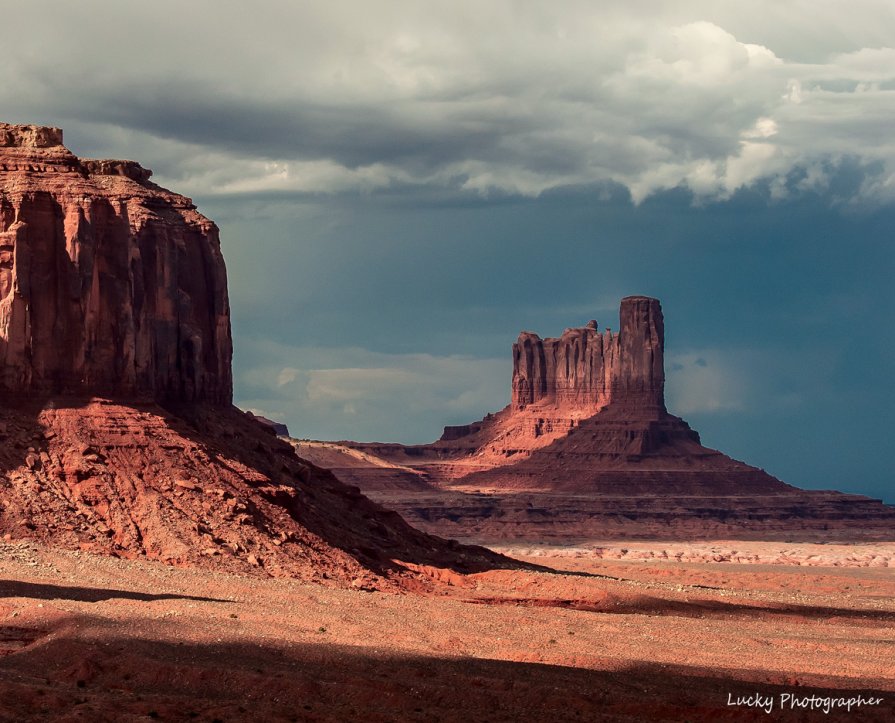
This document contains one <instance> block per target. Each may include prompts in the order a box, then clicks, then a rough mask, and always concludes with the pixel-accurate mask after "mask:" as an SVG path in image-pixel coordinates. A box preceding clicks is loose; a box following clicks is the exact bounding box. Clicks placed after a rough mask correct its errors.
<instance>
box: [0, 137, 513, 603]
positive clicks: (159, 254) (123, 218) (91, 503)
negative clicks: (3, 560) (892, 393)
mask: <svg viewBox="0 0 895 723" xmlns="http://www.w3.org/2000/svg"><path fill="white" fill-rule="evenodd" d="M150 177H151V172H150V171H149V170H147V169H144V168H143V167H141V166H140V165H139V164H138V163H136V162H133V161H118V160H100V161H94V160H84V159H80V158H78V157H77V156H75V155H74V154H73V153H71V151H69V150H68V149H67V148H66V147H65V146H64V145H62V131H61V130H59V129H58V128H47V127H41V126H16V125H7V124H0V537H3V538H4V539H7V540H17V539H34V540H39V541H42V542H45V543H48V544H50V545H53V546H56V547H62V548H68V549H76V550H87V551H93V552H99V553H105V554H111V555H115V556H119V557H136V556H145V557H148V558H152V559H157V560H162V561H165V562H167V563H169V564H174V565H193V566H201V567H212V568H214V569H217V570H233V571H240V572H250V573H256V574H264V575H275V576H289V577H297V578H303V579H308V580H317V581H330V582H331V583H333V584H338V585H351V586H353V587H360V588H364V589H372V588H376V587H383V586H385V587H388V586H396V585H397V586H405V587H406V586H408V585H409V586H413V587H419V586H420V585H421V584H422V585H423V586H425V585H426V584H428V580H429V578H428V577H427V576H426V570H428V569H430V568H432V567H433V566H435V567H441V568H452V569H454V570H457V571H469V570H479V569H484V568H487V567H492V566H513V565H515V563H512V562H511V561H509V560H507V559H506V558H501V557H500V556H498V555H495V554H493V553H490V552H488V551H486V550H481V549H476V548H465V547H462V546H459V545H457V544H456V543H449V542H447V541H445V540H441V539H438V538H435V537H432V536H430V535H427V534H424V533H421V532H419V531H417V530H415V529H413V528H411V527H410V526H409V525H407V524H406V523H405V522H404V521H403V520H402V519H401V518H400V517H399V516H398V515H397V514H395V513H394V512H390V511H387V510H385V509H383V508H382V507H380V506H379V505H377V504H375V503H373V502H371V501H370V500H369V499H367V498H366V497H364V496H363V495H362V494H361V493H360V492H359V491H358V490H357V488H354V487H348V486H346V485H344V484H342V483H341V482H339V481H338V480H337V479H336V478H335V477H334V476H333V475H332V474H331V473H329V472H328V471H326V470H323V469H320V468H318V467H316V466H314V465H313V464H311V463H309V462H307V461H305V460H301V459H299V458H297V457H296V456H295V453H294V450H293V449H292V447H290V446H289V445H288V444H287V443H285V442H283V441H281V440H279V439H277V437H276V434H275V432H276V431H282V430H280V429H278V428H277V427H275V426H273V425H274V423H272V422H270V421H269V420H265V419H260V420H255V419H253V418H252V417H251V416H249V415H246V414H244V413H242V412H240V411H239V410H238V409H236V408H235V407H233V405H232V401H231V397H232V376H231V367H230V361H231V338H230V309H229V303H228V297H227V279H226V271H225V268H224V260H223V257H222V255H221V250H220V243H219V240H218V229H217V227H216V226H215V225H214V224H213V223H212V222H211V221H209V220H208V219H207V218H205V217H204V216H202V215H201V214H200V213H199V212H198V211H197V210H196V207H195V206H194V205H193V203H192V202H191V201H190V200H189V199H188V198H185V197H184V196H180V195H178V194H175V193H172V192H170V191H167V190H165V189H164V188H161V187H160V186H157V185H155V184H153V183H152V182H151V181H150V180H149V179H150Z"/></svg>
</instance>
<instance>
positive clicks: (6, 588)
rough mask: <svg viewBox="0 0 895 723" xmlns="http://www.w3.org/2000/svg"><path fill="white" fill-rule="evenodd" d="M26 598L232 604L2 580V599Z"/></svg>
mask: <svg viewBox="0 0 895 723" xmlns="http://www.w3.org/2000/svg"><path fill="white" fill-rule="evenodd" d="M4 597H24V598H31V599H34V600H75V601H77V602H90V603H93V602H102V601H103V600H112V599H119V600H138V601H140V602H152V601H154V600H196V601H200V602H230V601H229V600H223V599H220V598H213V597H199V596H195V595H178V594H176V593H158V594H150V593H143V592H134V591H132V590H112V589H109V588H101V587H67V586H65V585H44V584H42V583H36V582H22V581H19V580H0V598H4Z"/></svg>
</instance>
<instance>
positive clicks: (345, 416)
mask: <svg viewBox="0 0 895 723" xmlns="http://www.w3.org/2000/svg"><path fill="white" fill-rule="evenodd" d="M252 354H253V357H252V359H248V360H246V361H245V362H244V363H243V365H242V367H243V371H242V372H241V373H240V376H239V379H238V380H237V387H238V389H240V393H239V396H238V398H237V400H236V403H237V404H238V405H239V406H241V407H243V408H244V409H270V410H277V414H276V416H275V418H276V419H278V420H283V421H285V422H286V423H287V424H288V425H289V429H290V432H291V433H292V434H293V435H296V436H314V437H317V438H322V439H358V440H364V439H382V438H383V437H385V438H386V441H404V442H427V441H432V440H433V439H436V438H437V437H438V436H439V435H440V434H441V428H442V427H443V426H444V425H445V424H451V423H461V422H470V421H473V420H475V419H478V418H481V417H482V416H484V415H485V414H486V413H487V412H490V411H494V410H496V409H499V408H501V407H503V406H505V405H506V404H507V402H508V401H509V394H510V390H509V376H508V370H507V361H506V360H503V359H474V358H470V357H462V356H437V355H432V354H385V353H381V352H373V351H369V350H366V349H360V348H356V347H347V348H318V347H301V346H289V345H285V344H279V343H276V342H270V341H264V342H258V343H257V344H256V345H255V346H254V348H253V349H252ZM291 365H294V366H291ZM265 416H270V415H265ZM384 420H389V421H390V422H391V427H389V426H387V425H386V424H384Z"/></svg>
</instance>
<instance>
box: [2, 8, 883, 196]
mask: <svg viewBox="0 0 895 723" xmlns="http://www.w3.org/2000/svg"><path fill="white" fill-rule="evenodd" d="M717 5H719V4H718V3H698V2H697V3H663V4H661V5H660V6H656V5H654V4H653V5H650V6H649V7H650V10H649V11H647V10H646V7H647V6H643V5H641V4H639V3H630V4H625V5H624V6H618V5H617V4H609V3H587V2H575V1H568V2H565V3H558V4H555V6H554V5H551V6H550V8H549V9H547V8H546V7H544V6H543V5H541V4H538V3H525V2H523V3H511V2H495V3H489V5H488V8H487V9H484V8H483V7H482V5H481V3H472V2H457V3H450V4H443V5H435V6H432V5H427V7H426V8H425V11H423V9H422V8H421V6H420V5H419V4H418V3H413V2H409V1H407V2H383V3H376V5H375V6H373V5H370V4H369V3H359V2H353V3H352V2H341V3H322V2H319V3H317V2H312V3H302V4H301V5H295V4H293V3H287V2H267V3H264V4H263V7H264V10H263V11H261V12H258V13H249V12H247V11H245V9H243V8H238V7H234V6H232V5H227V6H226V7H222V6H221V4H220V3H210V2H195V3H190V4H189V7H188V8H183V7H181V6H175V5H174V4H173V3H169V2H157V3H153V4H152V5H151V6H148V5H147V6H145V7H142V6H130V7H127V6H122V5H121V4H120V3H113V2H99V1H97V0H93V1H92V2H90V1H88V2H84V3H78V4H77V5H74V6H70V7H62V8H60V7H58V6H57V5H56V4H51V5H47V4H45V3H42V2H35V3H29V4H28V5H25V6H22V7H21V8H17V9H16V10H15V11H14V12H12V13H9V14H8V17H7V18H5V21H6V27H7V28H8V35H9V37H8V38H6V39H5V42H4V44H3V45H2V46H0V60H2V62H3V67H4V69H5V70H4V72H5V74H6V79H5V82H4V83H3V85H2V86H0V103H3V104H4V105H8V106H9V107H11V108H15V109H17V112H18V113H22V114H27V115H29V116H30V117H31V118H32V119H34V118H35V117H36V118H38V119H39V118H48V117H51V118H57V119H59V118H62V119H63V120H66V121H68V120H71V121H75V122H76V123H79V124H81V125H83V126H90V125H97V124H99V125H101V126H104V127H108V126H112V127H114V128H117V129H123V130H124V131H126V132H127V133H128V134H129V135H130V139H129V140H130V145H132V146H138V147H139V146H146V147H149V146H150V145H151V144H153V143H155V144H159V143H160V142H162V145H164V146H166V149H165V150H164V151H163V155H165V156H166V159H167V162H166V163H165V165H164V178H171V179H176V180H188V181H189V182H190V183H191V185H192V186H193V187H194V188H196V189H200V190H201V191H202V192H203V193H206V194H207V193H224V194H233V193H257V192H262V191H269V192H276V191H281V192H293V193H320V192H341V191H345V190H361V191H364V190H370V189H382V188H389V187H394V186H401V187H404V186H421V187H439V188H449V189H454V190H458V189H459V190H462V191H466V192H469V193H479V194H493V193H508V194H518V195H523V196H536V195H538V194H540V193H543V192H544V191H545V190H548V189H551V188H558V187H568V186H580V185H583V184H593V183H600V182H612V183H619V184H622V185H624V186H626V187H627V188H628V189H629V191H630V193H631V195H632V197H633V198H634V199H635V200H636V201H638V202H639V201H642V200H643V199H644V198H646V197H648V196H649V195H650V194H653V193H656V192H659V191H662V190H663V189H670V188H675V187H678V186H685V187H687V188H689V189H690V190H691V191H692V192H693V193H694V194H695V195H696V196H697V197H705V198H727V197H729V196H730V195H731V194H732V193H733V192H735V191H736V190H737V189H739V188H742V187H747V186H750V185H752V184H754V183H756V182H758V181H770V182H772V184H773V188H774V191H775V193H776V194H778V195H781V194H783V193H786V192H789V191H791V189H789V188H788V187H787V185H786V183H785V180H786V178H787V177H788V176H789V175H790V174H791V173H792V172H793V169H808V171H807V172H806V174H805V179H806V180H805V183H806V186H812V185H813V186H823V185H824V184H827V183H829V182H830V180H829V179H830V176H829V173H828V168H829V167H830V166H831V164H832V166H835V165H836V164H837V163H838V162H839V160H840V159H841V158H843V157H845V156H852V157H858V158H861V159H863V160H864V161H865V162H867V163H870V162H877V163H878V164H880V168H881V173H880V174H879V175H878V177H876V178H875V179H874V182H873V183H868V184H866V185H865V186H862V187H861V188H860V189H858V193H857V194H856V195H858V196H860V197H861V198H864V199H869V200H871V201H873V202H881V201H888V200H890V199H891V196H892V193H893V191H892V188H893V187H895V183H893V181H892V179H893V177H895V176H893V173H895V152H893V151H892V150H891V146H890V144H888V143H885V142H884V141H885V138H886V137H887V134H888V126H889V124H890V118H891V117H892V115H893V111H895V94H893V92H892V91H891V89H890V86H891V84H892V83H895V49H893V48H891V47H887V46H886V43H885V42H884V40H886V39H888V38H891V37H895V20H893V18H892V13H891V10H890V9H887V8H886V6H885V5H882V4H879V3H875V2H863V3H856V4H852V5H851V6H850V10H849V15H850V17H849V19H848V21H849V23H850V25H851V26H852V27H854V28H857V29H858V30H859V32H853V33H849V34H847V35H843V34H842V32H841V28H840V27H839V26H838V25H837V24H836V23H835V20H836V18H837V14H836V13H831V12H830V11H829V9H827V10H826V11H820V12H818V11H816V10H814V11H812V17H813V18H814V21H815V23H816V25H815V26H814V27H815V35H816V37H814V38H813V39H812V41H811V42H802V43H793V41H792V40H791V39H786V38H785V37H784V35H783V34H781V33H780V32H779V31H778V30H779V29H775V28H767V27H764V26H763V25H759V24H756V23H755V21H754V17H753V16H754V15H756V14H757V15H759V16H760V15H762V14H763V13H765V12H767V13H768V14H769V16H775V17H777V18H778V22H779V24H780V25H781V26H782V27H788V28H789V29H790V30H791V31H792V34H793V35H802V34H803V33H804V25H805V22H804V19H805V15H804V13H805V10H806V6H804V5H802V4H801V3H793V4H790V5H788V7H787V9H785V10H780V9H779V7H778V4H775V3H758V4H757V5H756V4H755V3H753V4H751V5H750V6H749V8H748V10H747V9H741V10H734V9H732V8H727V9H723V8H722V9H720V10H719V9H718V8H717V7H716V6H717ZM51 7H52V8H53V10H54V12H50V8H51ZM175 7H176V10H175ZM175 18H176V21H175ZM34 27H40V28H41V43H40V52H35V49H34V47H33V43H32V40H31V38H32V37H33V35H32V33H31V32H29V30H30V29H33V28H34ZM886 28H888V29H889V30H890V31H892V32H891V33H890V34H889V35H886V33H885V30H886ZM88 38H89V39H91V40H90V41H87V40H86V39H88ZM99 38H101V39H102V40H101V41H98V40H96V39H99ZM88 133H89V131H88ZM97 136H98V134H96V133H94V137H97ZM98 140H99V139H98ZM99 146H100V148H98V150H102V151H109V152H111V151H112V149H113V148H115V147H116V146H115V144H112V143H108V144H103V143H102V142H100V143H99Z"/></svg>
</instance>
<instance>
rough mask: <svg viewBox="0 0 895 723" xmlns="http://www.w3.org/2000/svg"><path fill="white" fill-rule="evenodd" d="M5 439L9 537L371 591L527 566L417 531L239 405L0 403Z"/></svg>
mask: <svg viewBox="0 0 895 723" xmlns="http://www.w3.org/2000/svg"><path fill="white" fill-rule="evenodd" d="M0 436H2V437H3V445H2V446H0V472H2V477H0V486H2V487H0V536H4V537H5V538H6V539H23V538H24V539H34V540H41V541H44V542H46V543H48V544H52V545H55V546H58V547H65V548H68V549H73V550H85V551H91V552H101V553H105V554H111V555H116V556H119V557H137V556H145V557H148V558H151V559H156V560H161V561H164V562H167V563H169V564H172V565H193V566H199V567H205V568H211V569H214V570H219V571H232V572H243V573H251V574H257V575H263V576H268V575H269V576H274V577H295V578H299V579H303V580H311V581H317V582H324V583H327V584H334V585H351V586H353V587H360V588H366V589H376V588H383V587H394V586H408V585H409V586H412V587H414V588H417V587H419V586H420V585H424V586H425V585H426V584H428V578H426V577H425V576H424V575H421V574H420V573H419V572H416V571H415V569H416V568H415V567H414V566H437V567H443V568H452V569H455V570H457V571H464V572H470V571H478V570H483V569H489V568H491V567H494V566H498V567H499V566H504V565H510V566H512V565H513V563H512V562H510V561H509V560H506V559H504V558H501V557H500V556H498V555H495V554H494V553H491V552H490V551H488V550H485V549H482V548H471V547H463V546H460V545H457V544H456V543H449V542H447V541H445V540H442V539H439V538H435V537H432V536H430V535H427V534H425V533H422V532H419V531H417V530H415V529H413V528H411V527H410V526H409V525H407V524H406V523H405V522H404V521H403V520H402V519H401V518H400V517H399V516H398V515H397V514H396V513H394V512H390V511H388V510H385V509H383V508H381V507H379V506H378V505H376V504H375V503H373V502H371V501H370V500H368V499H367V498H365V497H363V496H362V495H361V494H360V493H359V491H358V490H357V488H354V487H349V486H346V485H344V484H342V483H341V482H339V481H338V480H337V479H336V478H335V477H333V475H332V474H331V473H329V472H327V471H326V470H322V469H319V468H317V467H315V466H313V465H311V464H309V463H305V462H303V461H302V460H299V459H298V458H297V457H296V456H295V453H294V451H293V449H292V447H291V446H290V445H288V444H286V443H285V442H282V441H280V440H279V439H277V437H276V436H275V435H274V433H273V432H272V431H271V430H269V429H268V428H267V427H265V426H264V425H263V424H260V423H258V422H256V421H254V420H252V419H250V418H249V417H247V416H246V415H245V414H243V413H242V412H240V411H239V410H237V409H235V408H233V407H224V408H222V407H204V406H202V405H198V406H196V405H191V406H188V407H183V408H180V409H174V408H170V409H163V408H162V407H160V406H158V405H157V404H153V403H142V404H138V403H129V404H126V403H123V402H110V401H107V400H99V399H84V400H75V399H71V398H64V399H63V398H57V399H56V400H55V401H53V400H51V401H47V402H45V403H44V404H42V405H41V404H35V405H33V406H30V407H21V408H16V409H13V408H8V407H0ZM404 563H408V564H407V565H405V564H404ZM408 565H409V566H408Z"/></svg>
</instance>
